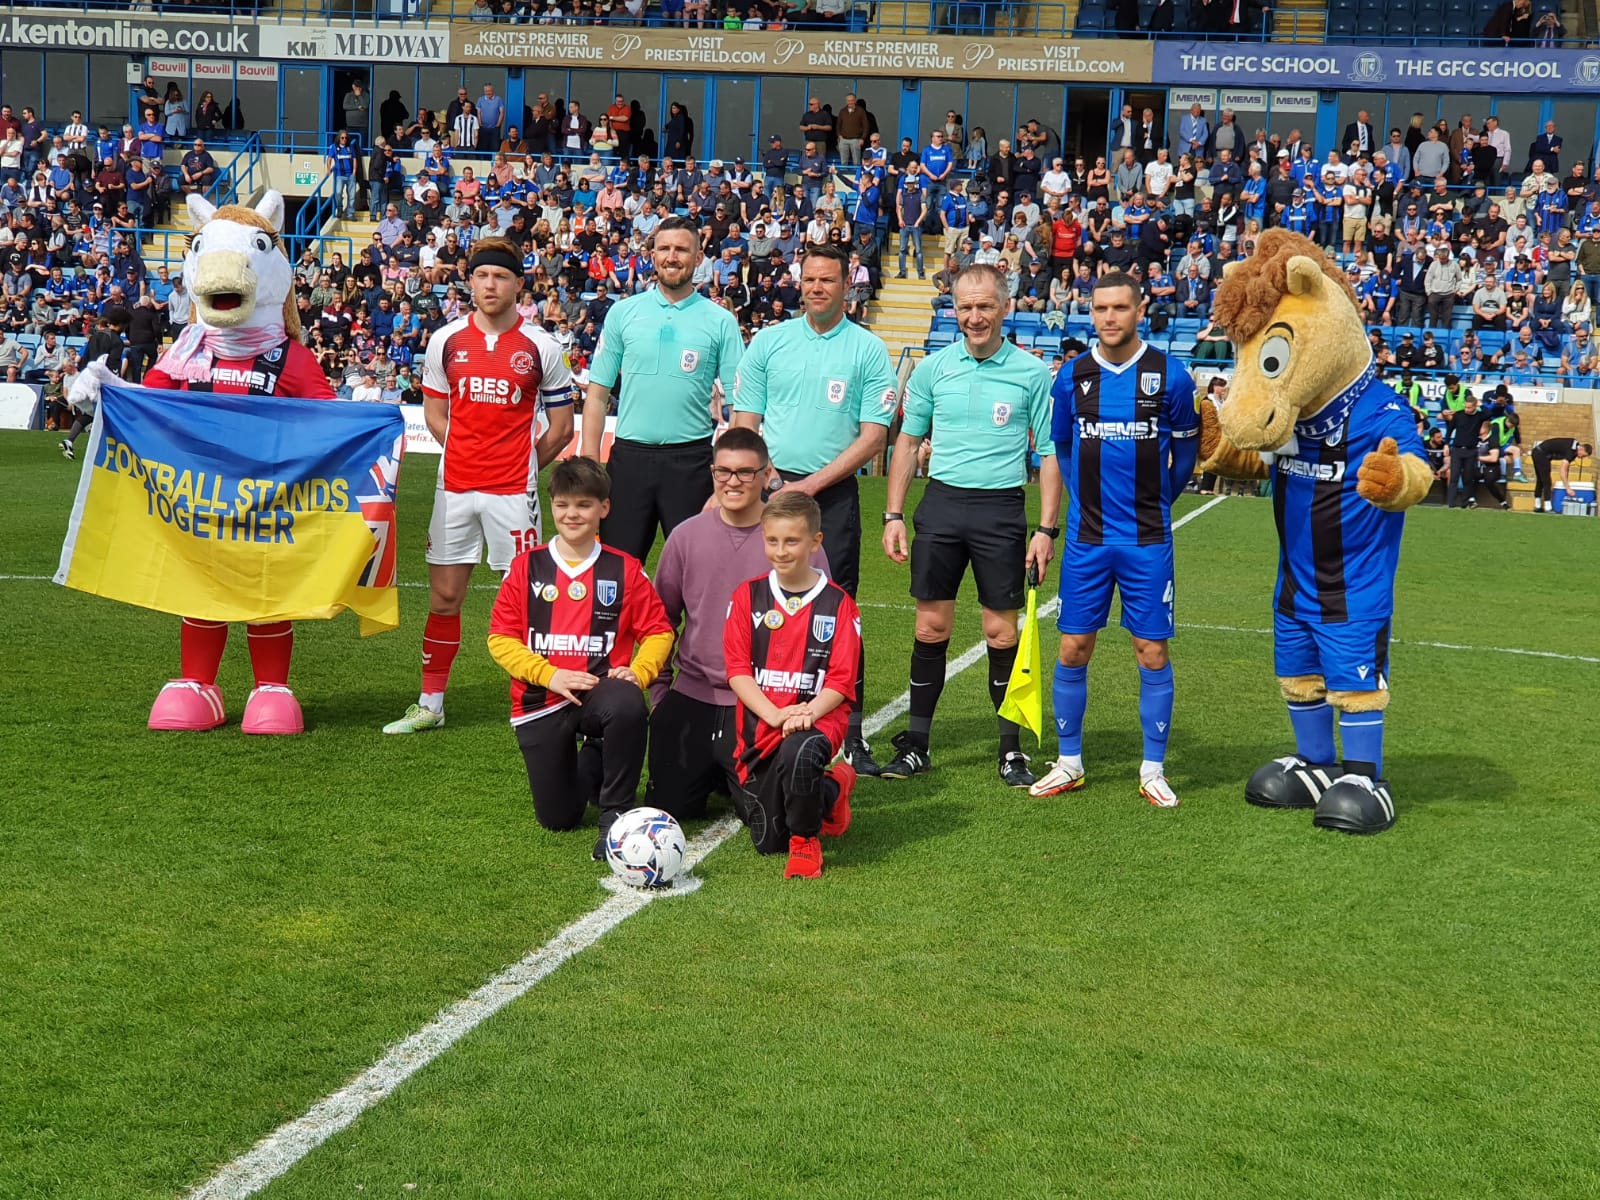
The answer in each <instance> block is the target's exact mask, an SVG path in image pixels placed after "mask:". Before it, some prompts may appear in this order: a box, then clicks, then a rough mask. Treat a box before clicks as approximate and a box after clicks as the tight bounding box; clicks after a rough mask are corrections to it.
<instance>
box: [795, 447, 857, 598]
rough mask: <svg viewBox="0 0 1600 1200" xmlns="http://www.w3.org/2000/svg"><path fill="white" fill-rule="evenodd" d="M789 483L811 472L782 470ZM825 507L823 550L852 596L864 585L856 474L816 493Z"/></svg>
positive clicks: (831, 569) (833, 572)
mask: <svg viewBox="0 0 1600 1200" xmlns="http://www.w3.org/2000/svg"><path fill="white" fill-rule="evenodd" d="M778 474H779V475H780V476H781V477H782V478H783V481H784V482H785V483H793V482H794V481H795V480H796V479H804V478H805V477H806V475H807V474H808V472H805V471H784V470H781V469H780V470H779V471H778ZM815 499H816V502H817V507H818V508H820V509H822V551H823V553H824V554H826V555H827V556H828V575H829V577H830V578H831V579H832V580H833V581H834V582H835V583H837V584H838V585H839V586H840V587H841V588H843V589H844V590H845V592H846V594H848V595H849V596H850V597H851V598H852V599H853V598H854V597H855V594H856V588H858V587H860V586H861V488H860V487H859V485H858V484H857V483H856V477H855V476H854V475H847V476H846V477H845V478H843V479H841V480H839V482H838V483H835V484H832V485H831V486H829V487H825V488H823V489H822V490H821V491H820V492H818V493H817V494H816V497H815Z"/></svg>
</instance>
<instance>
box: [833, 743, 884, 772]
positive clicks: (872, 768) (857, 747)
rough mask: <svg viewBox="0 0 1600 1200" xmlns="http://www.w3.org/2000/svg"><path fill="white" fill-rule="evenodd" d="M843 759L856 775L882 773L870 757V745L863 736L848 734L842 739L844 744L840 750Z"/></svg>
mask: <svg viewBox="0 0 1600 1200" xmlns="http://www.w3.org/2000/svg"><path fill="white" fill-rule="evenodd" d="M840 753H841V755H842V756H843V758H844V761H845V762H847V763H849V764H850V766H851V767H852V768H853V769H854V771H855V773H856V774H857V775H865V776H867V777H868V778H876V777H877V776H878V775H880V774H882V770H881V768H879V766H878V763H877V761H876V760H875V759H874V758H873V757H872V747H871V746H869V745H867V741H866V739H865V738H861V737H855V736H853V735H852V736H850V737H847V738H845V739H844V746H843V748H842V749H841V750H840Z"/></svg>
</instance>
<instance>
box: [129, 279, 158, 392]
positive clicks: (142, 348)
mask: <svg viewBox="0 0 1600 1200" xmlns="http://www.w3.org/2000/svg"><path fill="white" fill-rule="evenodd" d="M160 348H161V310H160V309H158V308H157V307H156V304H155V300H154V299H153V298H152V297H150V296H148V295H145V296H141V297H139V302H138V303H137V304H135V305H134V306H133V311H132V312H131V313H129V314H128V348H127V350H126V351H124V353H123V355H122V377H123V378H124V379H126V380H127V381H128V382H129V383H139V382H141V381H142V380H143V379H144V373H145V371H147V370H148V369H149V368H150V367H151V366H152V365H153V364H154V363H155V361H156V355H157V354H158V353H159V351H160Z"/></svg>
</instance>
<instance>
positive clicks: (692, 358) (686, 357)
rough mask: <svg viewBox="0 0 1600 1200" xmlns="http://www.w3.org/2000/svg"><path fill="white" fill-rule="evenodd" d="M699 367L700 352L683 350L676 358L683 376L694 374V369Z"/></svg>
mask: <svg viewBox="0 0 1600 1200" xmlns="http://www.w3.org/2000/svg"><path fill="white" fill-rule="evenodd" d="M699 365H700V351H698V350H685V351H684V352H683V353H682V354H681V355H679V356H678V366H679V368H681V369H682V371H683V373H684V374H685V375H692V374H694V369H695V368H696V367H698V366H699Z"/></svg>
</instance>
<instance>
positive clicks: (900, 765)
mask: <svg viewBox="0 0 1600 1200" xmlns="http://www.w3.org/2000/svg"><path fill="white" fill-rule="evenodd" d="M894 748H895V756H894V757H893V758H892V759H890V760H889V762H888V763H887V764H886V765H885V766H884V767H883V769H882V770H880V771H879V772H878V776H879V778H881V779H910V778H911V777H912V776H913V775H921V774H922V773H923V772H924V771H926V770H927V769H928V768H929V767H931V766H932V765H933V759H932V758H931V757H930V756H929V754H928V748H927V747H926V746H921V745H918V744H917V743H916V742H915V741H913V740H912V737H911V731H910V730H909V729H908V730H906V731H905V732H904V733H897V734H895V735H894Z"/></svg>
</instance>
